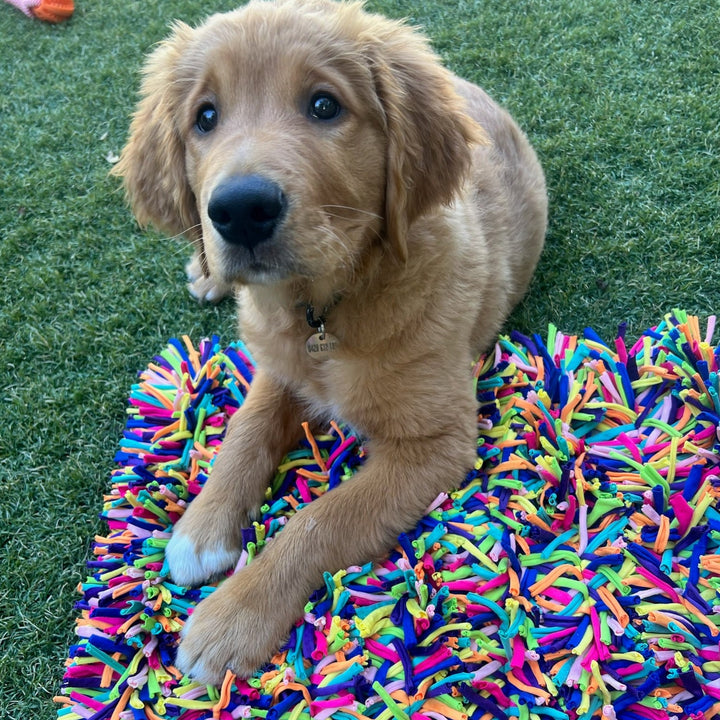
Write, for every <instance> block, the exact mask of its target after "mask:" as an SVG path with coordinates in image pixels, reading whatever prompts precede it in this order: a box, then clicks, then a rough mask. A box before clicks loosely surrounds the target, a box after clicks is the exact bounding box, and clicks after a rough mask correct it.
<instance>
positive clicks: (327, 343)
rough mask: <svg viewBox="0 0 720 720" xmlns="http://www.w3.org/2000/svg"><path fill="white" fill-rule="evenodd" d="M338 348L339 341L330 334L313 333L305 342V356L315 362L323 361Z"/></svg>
mask: <svg viewBox="0 0 720 720" xmlns="http://www.w3.org/2000/svg"><path fill="white" fill-rule="evenodd" d="M339 347H340V341H339V340H338V339H337V338H336V337H335V336H334V335H332V334H331V333H328V332H322V331H320V332H316V333H313V334H312V335H311V336H310V337H309V338H308V339H307V341H306V342H305V350H307V354H308V355H309V356H310V357H311V358H314V359H316V360H324V359H325V358H328V357H331V356H332V355H333V354H334V353H335V352H336V350H337V349H338V348H339Z"/></svg>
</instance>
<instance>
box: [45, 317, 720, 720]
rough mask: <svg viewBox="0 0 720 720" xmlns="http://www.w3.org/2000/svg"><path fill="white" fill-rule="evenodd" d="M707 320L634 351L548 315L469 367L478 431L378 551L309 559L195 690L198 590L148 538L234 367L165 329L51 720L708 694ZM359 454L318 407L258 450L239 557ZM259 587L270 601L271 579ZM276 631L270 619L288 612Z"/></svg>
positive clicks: (712, 629) (218, 439)
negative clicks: (400, 531)
mask: <svg viewBox="0 0 720 720" xmlns="http://www.w3.org/2000/svg"><path fill="white" fill-rule="evenodd" d="M713 330H714V318H710V320H709V321H708V324H707V328H706V331H705V334H704V335H703V333H702V331H701V329H700V325H699V322H698V319H697V318H696V317H693V316H688V315H686V314H685V313H683V312H680V311H675V312H673V313H671V314H669V315H667V316H666V317H665V319H664V320H663V321H662V322H661V323H660V324H659V325H658V326H657V327H655V328H654V329H651V330H648V331H647V332H645V333H644V334H643V336H642V337H641V338H640V339H639V340H637V342H635V343H634V344H632V345H629V344H628V343H626V340H625V338H624V330H623V328H622V327H621V329H620V333H619V337H618V338H617V339H616V340H615V341H614V343H612V344H610V345H608V344H605V343H604V342H603V341H602V340H601V339H600V338H599V337H597V336H596V335H595V333H593V332H592V331H591V330H589V329H588V330H586V331H585V332H584V335H583V337H575V336H569V335H565V334H563V333H561V332H559V331H557V330H556V329H555V328H554V327H552V326H551V327H550V329H549V332H548V335H547V339H546V340H543V339H541V337H540V336H538V335H534V336H533V337H532V338H529V337H525V336H523V335H520V334H518V333H513V334H511V335H509V336H503V337H501V338H500V340H499V341H498V343H497V345H496V346H495V350H494V352H493V353H490V354H489V355H488V356H486V357H484V358H481V359H480V361H479V362H478V364H477V366H476V367H475V378H476V385H477V400H478V408H479V415H478V451H477V463H476V467H475V469H474V470H473V471H472V472H470V473H469V475H468V476H467V478H466V480H465V482H464V484H463V486H462V487H461V488H460V489H459V490H457V491H456V492H453V493H450V494H448V495H441V496H440V497H438V498H437V500H436V501H435V502H434V503H433V504H432V506H431V507H430V508H429V509H428V512H427V514H426V516H425V517H424V518H423V519H422V520H421V522H420V523H419V524H418V527H417V528H416V530H415V531H414V532H412V533H410V534H407V535H403V536H401V537H400V538H399V539H398V544H397V546H396V548H395V549H394V550H392V551H391V552H390V553H389V555H388V557H387V559H386V560H384V561H383V562H380V563H378V564H376V565H370V564H368V565H365V566H363V567H351V568H348V569H346V570H343V571H341V572H338V573H336V574H335V575H330V574H327V575H326V576H325V584H324V587H321V588H318V589H317V591H316V592H315V593H314V594H313V595H312V597H310V598H309V599H308V604H307V606H306V608H305V615H304V617H302V618H298V621H297V623H296V625H295V626H294V627H293V628H292V629H291V631H290V634H289V639H288V641H287V644H286V645H285V647H284V648H283V649H282V651H281V652H279V654H278V655H276V656H275V657H274V658H272V660H271V661H270V662H269V663H268V664H267V665H265V666H264V667H262V668H260V669H259V670H258V672H257V673H256V674H255V676H254V677H252V678H249V679H246V680H243V679H239V678H235V677H234V676H232V675H230V674H228V676H227V677H226V679H225V682H224V683H223V685H222V687H220V688H214V687H207V686H204V685H198V684H195V683H193V682H191V681H190V680H188V679H187V678H184V677H183V676H182V675H181V673H180V672H179V671H178V670H177V669H176V668H175V667H174V665H173V661H174V657H175V653H176V647H177V642H178V633H179V630H180V629H181V627H182V624H183V622H184V621H185V620H186V618H187V616H188V614H189V613H191V612H192V609H193V607H194V606H195V605H196V603H197V602H199V601H200V600H202V598H203V597H205V596H207V595H208V594H209V593H211V592H213V589H214V588H213V587H210V586H208V587H202V588H195V589H188V588H184V587H179V586H177V585H175V584H173V583H172V580H171V578H169V577H167V575H166V572H165V565H164V548H165V545H166V544H167V542H168V538H169V537H170V534H171V532H172V527H173V524H174V523H175V522H176V521H177V519H178V518H179V517H180V516H181V515H182V512H183V510H184V508H185V507H186V506H187V503H188V502H190V501H191V500H192V498H193V497H194V496H195V495H197V493H199V492H200V491H201V489H202V485H203V482H204V480H205V478H206V476H207V473H208V472H209V470H210V468H211V465H212V459H213V456H214V455H215V453H216V451H217V450H218V448H219V447H220V445H221V443H222V437H223V432H224V429H225V425H226V422H227V420H228V417H229V416H231V415H232V413H233V412H235V411H236V410H237V408H238V407H239V405H240V404H241V403H242V402H243V398H244V397H245V394H246V392H247V390H248V387H249V385H250V382H251V379H252V373H253V365H252V361H251V359H250V357H249V355H248V353H247V351H246V349H245V348H244V346H243V345H242V344H240V343H232V344H230V345H229V346H225V345H222V344H221V343H220V342H219V341H218V339H217V338H212V339H210V340H204V341H202V342H201V343H200V344H199V347H198V348H197V349H196V348H194V347H193V346H192V344H191V343H190V341H189V340H188V339H187V338H185V339H184V340H183V341H182V342H180V341H176V340H173V341H171V342H170V344H169V345H168V347H167V348H166V349H165V350H164V351H163V352H162V353H161V354H160V355H159V356H157V357H155V358H154V360H153V361H152V363H150V365H149V367H148V368H147V369H146V370H145V371H143V372H142V373H141V374H140V378H139V382H138V383H137V384H136V385H134V386H133V388H132V391H131V394H130V400H129V409H128V420H127V426H126V429H125V432H124V434H123V438H122V440H121V442H120V449H119V451H118V453H117V457H116V459H117V463H118V467H117V469H116V470H115V471H114V472H113V474H112V487H111V489H110V491H109V492H108V494H107V495H106V497H105V501H104V507H103V511H102V516H103V518H105V520H106V521H107V528H108V529H107V533H106V534H105V536H103V537H96V538H95V541H94V546H93V559H92V560H91V561H90V562H89V563H88V567H89V572H90V573H91V574H90V576H89V577H88V578H87V580H86V581H85V582H84V583H82V584H81V586H80V591H81V593H82V599H81V600H80V601H79V603H78V610H79V613H80V617H79V619H78V621H77V636H78V640H77V644H75V645H73V646H71V648H70V652H69V658H68V660H67V667H66V669H65V675H64V679H63V683H62V695H61V696H59V697H58V698H56V700H57V702H58V703H59V704H60V708H59V710H58V717H59V718H60V720H79V719H81V718H82V719H83V720H101V719H111V720H135V719H140V718H144V719H149V720H158V719H163V720H165V719H170V718H182V719H183V720H201V719H204V718H217V719H219V720H230V718H253V717H258V718H268V719H269V720H273V719H283V720H284V719H290V720H298V719H299V718H307V717H311V718H314V719H316V720H326V719H327V718H331V717H332V718H334V719H336V720H350V719H351V718H358V717H368V718H374V719H377V720H392V719H393V718H396V719H398V720H443V719H444V718H448V719H450V720H466V719H468V718H470V719H472V720H476V719H477V720H490V719H491V718H498V719H499V720H506V719H508V718H520V719H522V720H529V719H532V720H564V719H566V718H567V719H568V720H576V719H577V718H583V719H584V718H605V719H606V720H613V718H617V719H618V720H645V719H649V720H664V719H666V718H671V719H672V718H676V719H678V720H681V719H686V718H687V719H689V718H713V717H715V716H717V715H718V714H720V646H719V645H718V641H719V639H720V635H719V630H720V614H719V613H720V598H719V596H718V589H719V588H720V556H718V554H717V551H718V544H719V539H720V514H719V513H718V510H717V498H718V495H719V494H720V477H719V476H718V463H719V462H720V460H719V457H718V425H719V423H720V399H719V397H718V393H719V392H720V389H719V387H718V356H719V355H720V350H718V349H715V348H713V346H712V345H711V342H712V335H713ZM362 462H363V448H362V444H361V443H360V442H359V441H358V440H357V439H356V438H355V437H354V436H353V434H352V431H351V430H350V429H349V428H346V427H341V426H338V425H334V424H333V425H332V426H331V427H330V428H329V429H328V433H327V434H326V435H322V436H319V437H312V436H311V435H309V434H308V436H307V440H306V442H304V443H303V444H302V445H301V446H299V447H298V449H297V450H296V451H295V452H293V453H291V454H290V455H289V456H288V457H287V458H286V459H285V461H284V462H283V464H282V465H281V466H280V468H279V469H278V473H277V475H276V477H275V478H274V480H273V482H272V484H271V488H270V490H269V491H268V496H267V502H266V505H265V506H264V507H263V517H262V522H260V523H258V524H255V525H254V527H252V528H248V529H247V530H245V531H244V533H243V543H244V551H243V555H242V558H241V560H240V563H239V564H240V565H243V564H245V563H247V562H252V559H253V557H254V556H255V554H256V553H257V552H260V551H261V550H262V547H263V546H264V545H265V543H267V542H268V541H271V539H272V537H273V536H274V535H275V534H276V533H278V532H280V531H281V530H282V527H283V525H284V524H285V522H286V521H287V519H288V517H290V516H291V515H292V514H293V513H295V512H296V511H297V510H298V509H300V508H302V506H303V505H304V504H306V503H308V502H312V500H313V499H314V498H315V497H317V496H318V495H320V494H322V493H324V492H326V491H330V492H331V491H332V488H333V487H334V486H336V485H337V484H338V483H342V482H347V481H351V477H352V475H353V473H354V472H355V471H356V470H357V468H358V467H359V466H360V465H361V464H362ZM268 602H269V603H270V602H272V598H268ZM289 630H290V629H289Z"/></svg>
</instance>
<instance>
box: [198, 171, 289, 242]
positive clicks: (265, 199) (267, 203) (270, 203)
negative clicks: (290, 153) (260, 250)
mask: <svg viewBox="0 0 720 720" xmlns="http://www.w3.org/2000/svg"><path fill="white" fill-rule="evenodd" d="M286 209H287V201H286V199H285V195H284V194H283V192H282V190H281V189H280V186H279V185H278V184H277V183H275V182H273V181H272V180H269V179H268V178H265V177H262V176H261V175H240V176H234V177H231V178H228V179H227V180H224V181H223V182H221V183H220V184H219V185H218V186H217V187H216V188H215V189H214V190H213V192H212V195H211V196H210V202H209V203H208V215H209V217H210V220H211V221H212V224H213V227H214V228H215V230H217V232H218V233H219V234H220V235H221V237H222V238H223V239H224V240H225V241H226V242H228V243H230V244H232V245H242V246H244V247H246V248H248V249H252V248H254V247H255V246H256V245H259V244H260V243H262V242H265V241H266V240H269V239H270V238H271V237H272V235H273V233H274V232H275V228H276V227H277V226H278V224H279V223H280V221H281V220H282V218H283V216H284V215H285V211H286Z"/></svg>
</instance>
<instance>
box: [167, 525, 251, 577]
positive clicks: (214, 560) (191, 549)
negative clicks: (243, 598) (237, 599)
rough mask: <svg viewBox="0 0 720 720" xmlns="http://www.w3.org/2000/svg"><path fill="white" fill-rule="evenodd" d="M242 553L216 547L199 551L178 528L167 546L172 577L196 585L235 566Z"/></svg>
mask: <svg viewBox="0 0 720 720" xmlns="http://www.w3.org/2000/svg"><path fill="white" fill-rule="evenodd" d="M239 555H240V553H239V552H238V551H237V550H231V549H228V548H221V547H217V546H216V547H215V548H213V549H211V550H205V551H203V552H198V551H197V549H196V547H195V543H194V542H193V541H192V539H191V538H190V537H188V536H187V535H185V534H184V533H183V532H182V529H180V528H179V529H178V530H176V532H175V533H174V534H173V536H172V537H171V538H170V542H169V543H168V545H167V547H166V548H165V557H166V559H167V561H168V565H169V568H170V577H171V578H172V580H173V581H174V582H175V583H177V584H178V585H182V586H184V587H194V586H196V585H202V584H203V583H204V582H206V581H208V580H210V579H212V578H213V577H216V576H217V575H220V574H221V573H222V572H224V571H225V570H228V569H229V568H231V567H233V566H234V565H235V563H236V562H237V560H238V557H239Z"/></svg>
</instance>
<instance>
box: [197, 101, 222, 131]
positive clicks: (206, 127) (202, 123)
mask: <svg viewBox="0 0 720 720" xmlns="http://www.w3.org/2000/svg"><path fill="white" fill-rule="evenodd" d="M217 124H218V113H217V110H216V109H215V107H214V106H213V105H211V104H210V103H206V104H205V105H202V106H201V107H200V109H199V110H198V113H197V116H196V117H195V127H196V128H197V129H198V130H199V131H200V132H201V133H209V132H210V131H211V130H213V129H214V128H215V126H216V125H217Z"/></svg>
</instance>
